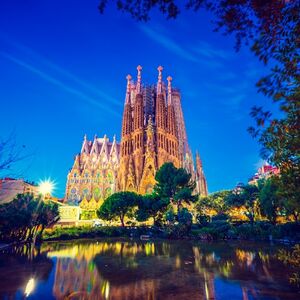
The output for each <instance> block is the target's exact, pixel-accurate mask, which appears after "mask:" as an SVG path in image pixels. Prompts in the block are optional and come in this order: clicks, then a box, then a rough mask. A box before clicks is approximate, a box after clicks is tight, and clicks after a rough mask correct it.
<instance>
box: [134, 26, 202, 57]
mask: <svg viewBox="0 0 300 300" xmlns="http://www.w3.org/2000/svg"><path fill="white" fill-rule="evenodd" d="M139 28H140V29H141V30H142V31H143V32H144V33H145V34H146V35H147V36H148V37H150V38H151V39H152V40H154V41H155V42H157V43H158V44H160V45H162V46H163V47H165V48H166V49H168V50H170V51H172V52H173V53H174V54H176V55H178V56H180V57H182V58H183V59H186V60H189V61H192V62H198V58H197V57H196V56H194V55H193V54H192V53H190V52H189V51H187V50H186V49H184V48H183V47H182V46H181V45H179V44H178V43H176V42H175V41H173V40H172V39H171V38H169V37H167V36H166V35H164V34H162V33H160V32H157V31H155V30H153V29H151V28H149V27H148V26H146V25H140V26H139Z"/></svg>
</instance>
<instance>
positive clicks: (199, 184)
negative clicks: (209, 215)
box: [195, 152, 208, 196]
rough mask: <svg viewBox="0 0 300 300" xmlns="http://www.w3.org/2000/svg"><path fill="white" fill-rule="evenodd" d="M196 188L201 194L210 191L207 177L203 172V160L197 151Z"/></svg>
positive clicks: (205, 194) (203, 194)
mask: <svg viewBox="0 0 300 300" xmlns="http://www.w3.org/2000/svg"><path fill="white" fill-rule="evenodd" d="M195 181H196V189H197V193H198V194H199V195H200V196H207V194H208V192H207V184H206V179H205V175H204V172H203V167H202V161H201V158H200V155H199V153H198V152H197V153H196V178H195Z"/></svg>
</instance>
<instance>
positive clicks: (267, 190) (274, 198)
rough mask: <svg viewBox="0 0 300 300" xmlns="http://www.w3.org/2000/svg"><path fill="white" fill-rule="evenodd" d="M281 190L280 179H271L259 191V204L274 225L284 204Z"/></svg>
mask: <svg viewBox="0 0 300 300" xmlns="http://www.w3.org/2000/svg"><path fill="white" fill-rule="evenodd" d="M279 188H280V187H279V178H277V177H270V178H268V179H267V180H266V181H265V182H264V184H263V187H262V188H261V190H260V191H259V203H260V207H261V210H262V213H263V214H264V215H265V216H267V218H268V219H269V220H270V221H271V222H272V223H274V224H275V223H276V219H277V216H278V213H279V210H280V208H282V204H283V202H282V200H283V199H282V197H281V196H280V191H279Z"/></svg>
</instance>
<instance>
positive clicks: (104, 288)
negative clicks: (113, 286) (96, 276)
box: [101, 280, 110, 299]
mask: <svg viewBox="0 0 300 300" xmlns="http://www.w3.org/2000/svg"><path fill="white" fill-rule="evenodd" d="M109 288H110V286H109V282H108V281H106V280H104V283H103V285H102V291H101V292H102V295H104V297H105V299H108V298H109Z"/></svg>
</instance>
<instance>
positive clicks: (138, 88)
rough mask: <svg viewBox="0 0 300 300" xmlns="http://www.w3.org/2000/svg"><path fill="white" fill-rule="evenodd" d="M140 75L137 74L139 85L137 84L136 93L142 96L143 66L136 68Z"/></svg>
mask: <svg viewBox="0 0 300 300" xmlns="http://www.w3.org/2000/svg"><path fill="white" fill-rule="evenodd" d="M136 69H137V71H138V74H137V83H136V93H137V94H140V93H141V85H142V72H141V71H142V66H141V65H138V66H137V67H136Z"/></svg>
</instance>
